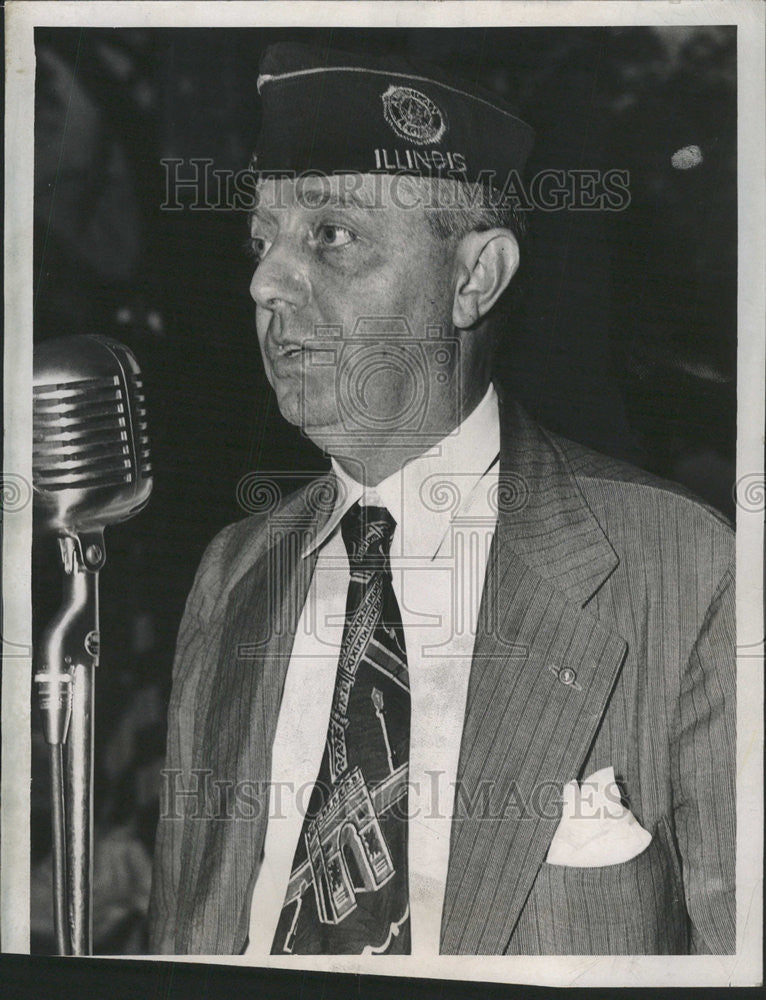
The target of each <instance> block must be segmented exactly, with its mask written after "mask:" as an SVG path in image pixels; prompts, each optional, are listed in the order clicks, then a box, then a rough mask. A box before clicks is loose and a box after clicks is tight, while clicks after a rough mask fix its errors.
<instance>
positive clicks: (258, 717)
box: [150, 404, 735, 954]
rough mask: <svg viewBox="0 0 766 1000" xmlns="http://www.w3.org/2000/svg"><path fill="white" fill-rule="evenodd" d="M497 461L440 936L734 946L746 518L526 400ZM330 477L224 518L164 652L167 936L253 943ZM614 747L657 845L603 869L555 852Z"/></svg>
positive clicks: (162, 925)
mask: <svg viewBox="0 0 766 1000" xmlns="http://www.w3.org/2000/svg"><path fill="white" fill-rule="evenodd" d="M500 478H501V484H502V483H503V482H506V483H507V485H508V491H509V494H510V502H506V503H503V502H502V491H501V502H500V510H499V515H498V525H497V530H496V532H495V537H494V540H493V543H492V549H491V552H490V556H489V562H488V568H487V575H486V579H485V585H484V592H483V597H482V605H481V610H480V613H479V622H478V627H477V635H476V641H475V646H474V656H473V662H472V668H471V675H470V681H469V691H468V701H467V707H466V717H465V723H464V730H463V735H462V741H461V747H460V757H459V765H458V774H457V781H458V793H457V796H456V803H455V810H454V815H453V820H452V834H451V842H450V859H449V869H448V876H447V886H446V894H445V902H444V909H443V913H442V932H441V951H442V953H446V954H504V953H505V954H650V953H675V954H681V953H698V952H712V953H730V952H733V951H734V945H735V926H734V843H735V806H734V771H735V765H734V748H735V681H734V641H735V640H734V635H735V632H734V603H733V587H734V575H733V544H732V532H731V530H730V528H729V527H728V526H727V524H726V523H725V521H724V520H723V519H722V518H721V517H720V516H719V515H717V514H715V513H714V512H712V511H710V510H709V509H708V508H706V507H705V506H703V505H702V504H700V503H699V502H698V501H696V500H694V499H693V498H691V497H689V496H688V495H687V494H686V493H684V492H683V491H682V490H681V489H680V488H677V487H675V486H673V485H670V484H668V483H664V482H662V481H659V480H657V479H655V478H653V477H651V476H649V475H648V474H646V473H644V472H641V471H639V470H637V469H634V468H632V467H630V466H626V465H624V464H622V463H619V462H616V461H614V460H612V459H609V458H606V457H604V456H602V455H598V454H596V453H594V452H591V451H589V450H587V449H585V448H583V447H581V446H579V445H575V444H573V443H571V442H569V441H565V440H563V439H561V438H558V437H556V436H554V435H552V434H549V433H547V432H545V431H544V430H542V429H541V428H540V427H539V426H537V425H536V424H535V423H534V422H533V421H531V420H530V419H529V418H528V417H527V416H526V415H525V414H524V412H523V411H522V410H521V408H520V407H518V406H516V405H515V404H509V405H502V404H501V460H500ZM329 486H331V480H330V479H329V478H325V479H323V480H318V481H317V484H316V485H315V487H314V495H313V498H312V496H311V495H310V493H311V490H308V491H307V490H304V491H301V492H300V493H298V494H294V495H293V496H292V497H290V498H288V499H287V501H285V502H284V503H283V504H282V505H281V506H280V507H279V509H278V510H277V511H276V513H272V514H271V515H270V516H269V517H250V518H247V519H245V520H244V521H241V522H239V523H237V524H234V525H231V526H229V527H228V528H226V529H225V530H224V531H222V532H221V533H220V534H219V535H218V536H217V537H216V538H215V539H214V540H213V542H212V543H211V545H210V546H209V548H208V550H207V552H206V554H205V556H204V558H203V561H202V564H201V566H200V569H199V571H198V574H197V577H196V580H195V583H194V587H193V589H192V592H191V594H190V596H189V599H188V602H187V606H186V611H185V613H184V617H183V621H182V625H181V630H180V634H179V639H178V646H177V653H176V661H175V665H174V681H173V690H172V695H171V703H170V710H169V730H168V751H167V763H166V768H167V770H166V772H165V782H164V794H163V799H164V802H163V805H162V814H163V818H161V820H160V823H159V827H158V834H157V846H156V852H155V866H154V881H153V888H152V897H151V905H150V941H151V949H152V951H153V952H158V953H196V954H233V953H237V952H240V951H241V950H242V949H243V948H244V946H245V943H246V935H247V930H248V922H249V916H250V900H251V896H252V889H253V885H254V883H255V878H256V876H257V873H258V868H259V865H260V859H261V853H262V848H263V842H264V835H265V831H266V823H267V816H266V806H267V803H268V787H267V782H268V780H269V775H270V753H271V745H272V741H273V738H274V732H275V727H276V722H277V715H278V712H279V705H280V698H281V692H282V686H283V681H284V677H285V672H286V670H287V666H288V664H289V659H290V651H291V646H292V637H293V635H294V632H295V628H296V625H297V621H298V618H299V616H300V612H301V609H302V607H303V603H304V601H305V597H306V593H307V590H308V586H309V582H310V579H311V574H312V572H313V562H312V561H311V560H310V559H307V560H302V559H301V558H300V554H299V553H300V550H301V548H302V546H303V543H304V541H305V538H306V534H310V533H311V532H313V531H316V530H317V528H318V527H319V526H320V524H321V523H322V522H323V519H324V518H325V517H326V516H327V513H326V512H327V511H328V510H329V504H328V503H327V500H328V497H327V489H328V487H329ZM317 491H319V492H317ZM323 492H324V496H323V499H324V502H323V503H322V502H320V503H319V504H317V503H316V498H317V497H318V496H319V497H321V496H322V493H323ZM323 510H324V512H325V513H323V512H322V511H323ZM562 667H568V668H569V671H568V672H567V673H565V674H562V672H561V668H562ZM571 671H574V675H575V678H574V680H575V682H574V683H563V682H562V680H563V679H564V678H566V679H567V680H571V679H572V674H571ZM610 764H611V765H613V767H614V770H615V774H616V776H617V779H618V782H619V783H620V785H621V788H622V791H623V793H624V795H625V797H626V799H627V802H628V804H629V806H630V808H631V810H632V812H633V813H634V815H635V816H636V817H637V819H638V820H639V822H640V823H641V824H642V825H643V826H644V827H645V828H646V829H647V830H649V831H650V833H651V834H652V841H651V843H650V845H649V847H648V848H647V849H646V850H645V851H644V852H643V853H642V854H640V855H638V856H637V857H636V858H634V859H633V860H631V861H628V862H627V863H624V864H616V865H610V866H607V867H602V868H575V867H560V866H554V865H551V864H548V863H547V862H546V861H545V857H546V853H547V850H548V847H549V845H550V841H551V839H552V837H553V834H554V831H555V828H556V826H557V823H558V820H559V811H560V804H559V796H560V790H561V786H562V784H563V783H565V782H567V781H569V780H571V779H572V778H575V777H576V778H580V779H582V778H583V777H584V776H586V775H588V774H590V773H592V772H593V771H595V770H597V769H599V768H602V767H606V766H608V765H610ZM227 788H228V789H229V791H228V793H227ZM232 789H233V791H232Z"/></svg>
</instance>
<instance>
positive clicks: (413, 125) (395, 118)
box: [381, 84, 447, 146]
mask: <svg viewBox="0 0 766 1000" xmlns="http://www.w3.org/2000/svg"><path fill="white" fill-rule="evenodd" d="M381 99H382V101H383V115H384V117H385V119H386V121H387V123H388V124H389V125H390V126H391V128H392V129H393V130H394V132H396V134H397V135H400V136H401V137H402V138H403V139H408V140H409V141H410V142H414V143H415V144H416V145H418V146H426V145H428V144H429V143H433V142H439V140H440V139H441V138H442V136H443V135H444V133H445V132H446V131H447V121H446V119H445V117H444V114H443V112H442V111H440V110H439V108H438V107H437V106H436V105H435V104H434V102H433V101H432V100H431V98H430V97H426V95H425V94H423V93H422V92H421V91H419V90H414V89H413V88H412V87H395V86H394V85H393V84H392V85H391V86H390V87H389V88H388V90H387V91H386V92H385V93H384V94H382V95H381Z"/></svg>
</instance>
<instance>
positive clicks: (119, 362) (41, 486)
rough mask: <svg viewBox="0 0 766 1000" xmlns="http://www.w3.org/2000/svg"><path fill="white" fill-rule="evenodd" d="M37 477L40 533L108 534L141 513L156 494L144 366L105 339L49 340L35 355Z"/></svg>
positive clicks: (34, 475) (34, 469)
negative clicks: (110, 527)
mask: <svg viewBox="0 0 766 1000" xmlns="http://www.w3.org/2000/svg"><path fill="white" fill-rule="evenodd" d="M32 386H33V394H34V404H33V427H34V445H33V454H32V478H33V483H34V494H35V500H36V503H37V507H38V509H39V511H40V513H41V515H42V521H41V522H40V523H41V527H42V528H43V529H48V530H54V531H56V532H58V533H59V534H64V535H68V534H74V533H77V532H81V531H93V530H97V529H100V528H101V529H103V527H104V526H105V525H108V524H116V523H118V522H119V521H125V520H127V519H128V518H129V517H132V516H133V515H134V514H137V513H138V512H139V511H140V510H141V509H142V507H144V506H145V505H146V503H147V502H148V500H149V495H150V493H151V491H152V476H151V471H152V466H151V462H150V455H149V439H148V436H147V432H146V408H145V400H144V393H143V382H142V380H141V371H140V369H139V367H138V362H137V361H136V359H135V357H134V356H133V354H132V353H131V351H130V350H128V348H127V347H126V346H125V345H124V344H121V343H119V342H118V341H116V340H111V339H109V338H108V337H99V336H77V337H59V338H56V339H53V340H46V341H43V342H42V343H41V344H40V345H39V346H38V347H37V348H36V349H35V356H34V375H33V380H32Z"/></svg>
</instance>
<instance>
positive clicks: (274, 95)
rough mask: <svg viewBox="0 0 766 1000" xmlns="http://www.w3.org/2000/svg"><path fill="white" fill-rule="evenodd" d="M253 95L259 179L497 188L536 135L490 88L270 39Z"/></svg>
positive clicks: (519, 164) (401, 64)
mask: <svg viewBox="0 0 766 1000" xmlns="http://www.w3.org/2000/svg"><path fill="white" fill-rule="evenodd" d="M258 93H259V94H260V95H261V99H262V102H263V118H262V127H261V132H260V135H259V138H258V142H257V145H256V155H255V163H254V168H255V170H256V171H257V172H258V173H259V174H261V175H262V176H265V175H269V174H272V175H273V174H283V173H291V172H294V173H295V174H302V173H304V172H306V171H317V172H320V173H323V174H333V173H406V174H414V175H420V176H426V177H451V178H453V179H454V180H460V181H466V182H469V183H470V182H475V181H482V182H484V183H488V182H491V183H492V184H493V185H494V186H495V187H498V188H502V187H503V184H504V183H505V180H506V178H507V176H508V174H509V173H510V172H512V171H517V172H518V173H521V171H522V169H523V167H524V163H525V161H526V158H527V156H528V154H529V151H530V149H531V148H532V142H533V138H534V133H533V131H532V129H531V128H530V127H529V125H526V124H525V123H524V122H523V121H521V119H520V118H518V117H517V116H516V115H515V114H514V113H513V112H512V111H511V110H510V108H509V107H508V106H507V105H505V104H504V103H503V102H502V101H500V100H499V99H498V98H497V97H496V96H495V95H494V94H491V93H488V92H486V91H483V90H481V89H480V88H478V87H476V86H474V85H470V84H464V83H460V82H456V81H453V80H449V79H447V78H446V77H445V75H444V73H443V71H442V70H436V69H434V68H432V67H428V69H424V68H423V67H421V68H419V69H416V68H415V67H413V66H411V65H410V64H409V63H408V62H406V61H404V60H402V59H400V58H396V57H391V58H376V57H371V56H367V55H359V54H355V55H352V54H350V53H347V52H338V51H330V50H319V49H313V48H311V47H309V46H306V45H299V44H295V43H280V44H278V45H272V46H271V47H270V48H268V49H267V50H266V52H265V53H264V55H263V58H262V60H261V65H260V75H259V77H258Z"/></svg>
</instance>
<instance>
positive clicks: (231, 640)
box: [179, 477, 334, 954]
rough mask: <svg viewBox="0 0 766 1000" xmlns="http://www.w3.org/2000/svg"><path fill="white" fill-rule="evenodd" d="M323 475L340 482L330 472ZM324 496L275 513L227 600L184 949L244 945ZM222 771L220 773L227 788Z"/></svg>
mask: <svg viewBox="0 0 766 1000" xmlns="http://www.w3.org/2000/svg"><path fill="white" fill-rule="evenodd" d="M319 482H320V484H322V483H323V484H324V486H325V487H328V486H329V487H330V488H333V487H334V478H333V477H327V479H325V480H320V481H319ZM318 495H320V494H319V492H318V486H317V485H315V486H314V489H313V490H311V491H310V494H309V491H303V492H302V493H301V494H299V495H298V496H297V498H293V500H292V501H288V503H287V504H286V505H285V506H284V507H283V508H281V509H280V510H278V511H277V512H275V513H274V514H273V515H271V516H270V518H269V521H268V522H267V523H266V525H265V527H264V528H263V529H262V532H263V535H264V537H263V540H262V544H261V545H260V546H259V554H258V555H257V557H256V559H255V561H254V563H253V565H252V566H251V568H250V569H248V570H247V571H246V572H245V573H244V574H243V575H242V576H241V578H240V579H239V581H238V582H237V584H236V585H235V586H234V587H233V589H232V590H231V592H230V595H229V598H228V601H227V602H226V603H225V607H224V608H223V609H222V617H221V623H222V627H224V623H225V631H224V632H223V634H222V635H221V637H220V642H219V646H218V654H217V662H216V663H215V664H214V665H212V677H211V678H210V681H209V684H208V688H209V695H208V697H207V698H206V699H205V702H204V703H205V704H207V706H208V707H207V711H206V712H204V714H203V715H202V717H201V718H200V720H199V725H200V726H201V730H202V731H201V734H200V736H199V737H198V738H197V739H196V740H195V745H196V746H198V747H200V748H201V756H200V759H199V760H198V761H195V766H197V767H199V768H201V769H202V768H204V769H205V771H209V772H210V774H209V777H208V778H206V779H205V780H206V781H207V784H206V789H205V790H206V793H207V795H206V799H207V802H206V812H205V816H204V819H202V820H201V821H192V822H190V823H187V829H186V832H185V838H186V839H185V841H184V845H183V856H184V859H185V864H186V867H187V869H188V871H190V872H191V873H193V874H192V875H191V877H190V879H189V882H188V892H189V897H188V899H187V900H185V901H184V900H183V897H182V904H181V905H182V907H183V909H184V910H186V914H185V919H183V920H181V921H179V925H180V927H181V929H182V933H183V937H184V940H183V941H181V942H179V944H180V945H181V946H182V950H184V951H191V952H194V953H198V954H221V953H228V954H231V953H236V952H238V951H241V949H242V947H243V946H244V944H245V939H246V936H247V929H248V922H249V905H250V898H251V895H252V886H253V885H254V881H255V877H256V876H257V872H258V868H259V865H260V859H261V852H262V849H263V842H264V838H265V834H266V826H267V821H268V804H269V787H268V783H269V780H270V776H271V748H272V745H273V742H274V734H275V731H276V724H277V719H278V715H279V706H280V702H281V699H282V691H283V687H284V680H285V675H286V672H287V668H288V665H289V662H290V655H291V652H292V646H293V641H294V637H295V632H296V629H297V626H298V622H299V619H300V615H301V612H302V609H303V606H304V604H305V601H306V597H307V594H308V589H309V586H310V583H311V577H312V575H313V571H314V566H315V564H316V553H314V554H313V555H312V556H307V557H306V558H302V555H301V553H302V551H303V548H304V546H305V544H306V542H307V540H308V539H310V538H311V536H312V534H313V533H315V532H316V531H318V530H319V528H320V527H321V525H322V523H323V522H324V521H325V520H326V518H327V516H328V514H329V512H330V510H331V505H329V504H328V502H327V497H328V494H327V493H326V492H325V493H324V494H321V498H322V504H321V505H320V509H319V510H317V509H316V505H312V503H311V497H312V496H313V497H314V498H316V497H317V496H318ZM312 506H314V509H313V510H312V509H311V508H312ZM216 780H223V782H224V785H223V786H222V787H221V790H219V789H217V788H216V787H215V785H214V782H215V781H216ZM229 785H231V786H232V787H230V788H227V786H229ZM182 878H183V876H182Z"/></svg>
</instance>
